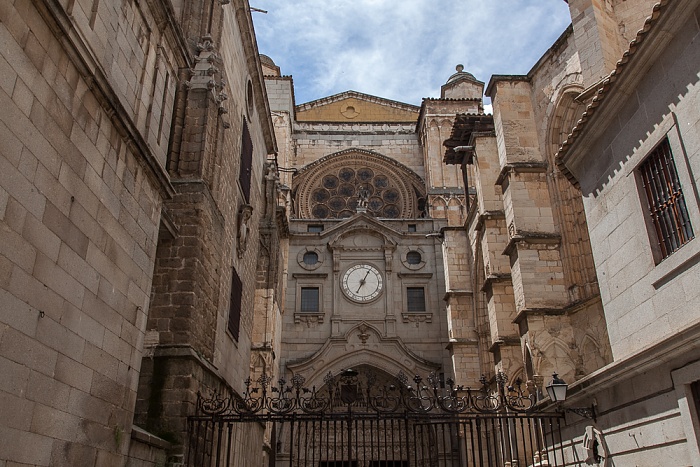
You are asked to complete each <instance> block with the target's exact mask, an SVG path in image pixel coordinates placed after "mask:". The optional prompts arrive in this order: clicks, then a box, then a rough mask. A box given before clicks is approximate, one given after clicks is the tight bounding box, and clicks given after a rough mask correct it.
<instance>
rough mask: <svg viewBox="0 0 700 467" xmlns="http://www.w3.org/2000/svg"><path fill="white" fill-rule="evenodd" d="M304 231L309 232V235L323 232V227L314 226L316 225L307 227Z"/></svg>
mask: <svg viewBox="0 0 700 467" xmlns="http://www.w3.org/2000/svg"><path fill="white" fill-rule="evenodd" d="M306 231H307V232H311V233H318V232H323V225H316V224H313V225H307V226H306Z"/></svg>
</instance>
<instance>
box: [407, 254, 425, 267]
mask: <svg viewBox="0 0 700 467" xmlns="http://www.w3.org/2000/svg"><path fill="white" fill-rule="evenodd" d="M422 260H423V258H422V257H421V255H420V253H418V252H417V251H409V252H408V253H406V262H407V263H408V264H420V262H421V261H422Z"/></svg>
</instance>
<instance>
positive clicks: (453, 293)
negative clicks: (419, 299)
mask: <svg viewBox="0 0 700 467" xmlns="http://www.w3.org/2000/svg"><path fill="white" fill-rule="evenodd" d="M472 295H474V292H473V291H471V290H466V289H464V290H454V289H453V290H448V291H447V292H445V295H444V296H443V297H442V300H443V301H444V302H447V301H449V300H450V299H452V298H453V297H469V296H472Z"/></svg>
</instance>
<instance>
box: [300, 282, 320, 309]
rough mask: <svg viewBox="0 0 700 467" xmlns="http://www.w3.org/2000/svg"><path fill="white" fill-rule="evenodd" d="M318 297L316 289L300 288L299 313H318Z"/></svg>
mask: <svg viewBox="0 0 700 467" xmlns="http://www.w3.org/2000/svg"><path fill="white" fill-rule="evenodd" d="M318 295H319V294H318V287H302V288H301V311H302V312H309V313H318V312H319V311H320V307H319V297H318Z"/></svg>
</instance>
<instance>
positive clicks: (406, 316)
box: [401, 311, 433, 327]
mask: <svg viewBox="0 0 700 467" xmlns="http://www.w3.org/2000/svg"><path fill="white" fill-rule="evenodd" d="M401 317H402V318H403V322H404V323H416V327H418V324H419V323H432V322H433V314H432V313H418V312H415V311H411V312H406V313H401Z"/></svg>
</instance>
